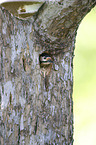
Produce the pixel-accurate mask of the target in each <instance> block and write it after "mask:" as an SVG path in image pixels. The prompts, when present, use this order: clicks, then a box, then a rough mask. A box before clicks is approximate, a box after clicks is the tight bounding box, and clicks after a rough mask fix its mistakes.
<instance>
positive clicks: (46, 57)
mask: <svg viewBox="0 0 96 145" xmlns="http://www.w3.org/2000/svg"><path fill="white" fill-rule="evenodd" d="M39 61H40V68H41V75H42V77H43V78H44V81H45V88H46V90H48V84H49V83H48V76H49V74H50V71H51V68H52V64H53V59H52V57H51V55H50V54H49V53H48V52H43V53H42V54H40V55H39Z"/></svg>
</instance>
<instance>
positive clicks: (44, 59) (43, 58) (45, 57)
mask: <svg viewBox="0 0 96 145" xmlns="http://www.w3.org/2000/svg"><path fill="white" fill-rule="evenodd" d="M39 60H40V66H41V67H42V66H47V65H50V64H52V63H53V60H52V58H51V56H50V55H49V54H48V53H42V54H41V55H40V57H39Z"/></svg>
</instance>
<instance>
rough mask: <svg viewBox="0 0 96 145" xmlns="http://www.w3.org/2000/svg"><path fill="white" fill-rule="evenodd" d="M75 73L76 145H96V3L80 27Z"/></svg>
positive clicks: (75, 57) (77, 38) (77, 39)
mask: <svg viewBox="0 0 96 145" xmlns="http://www.w3.org/2000/svg"><path fill="white" fill-rule="evenodd" d="M73 76H74V87H73V101H74V145H96V7H95V8H93V9H92V11H91V12H90V13H89V14H88V15H87V16H85V18H84V19H83V21H82V22H81V24H80V26H79V29H78V31H77V37H76V48H75V56H74V71H73Z"/></svg>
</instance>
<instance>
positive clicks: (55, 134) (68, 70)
mask: <svg viewBox="0 0 96 145" xmlns="http://www.w3.org/2000/svg"><path fill="white" fill-rule="evenodd" d="M95 5H96V1H95V0H89V1H88V0H84V1H80V0H72V1H71V0H70V1H69V0H66V1H65V0H61V1H59V2H54V3H53V2H45V3H44V4H43V6H42V7H41V8H40V9H39V11H38V13H37V14H35V15H34V16H32V17H31V18H30V19H28V20H20V19H18V18H16V17H14V16H12V15H11V14H10V13H9V12H8V11H7V10H5V9H4V8H2V7H0V36H1V40H0V90H1V91H0V100H1V104H0V105H1V119H0V126H1V127H0V136H1V137H0V138H1V139H0V141H1V145H13V144H14V145H17V144H20V145H23V144H25V145H32V144H33V145H37V144H38V145H39V144H40V145H45V144H46V145H47V144H50V145H51V144H52V145H55V144H61V145H69V144H70V145H72V144H73V101H72V90H73V55H74V47H75V38H76V33H77V28H78V26H79V24H80V22H81V20H82V19H83V17H84V16H85V15H86V14H87V13H88V12H89V11H90V10H91V8H92V7H94V6H95ZM44 51H47V52H48V53H49V54H50V55H51V56H52V59H53V65H52V69H51V72H50V74H49V76H48V78H47V79H48V82H49V83H48V86H47V87H48V88H47V89H46V86H45V78H44V77H43V76H42V75H41V68H40V62H39V55H40V54H42V53H43V52H44Z"/></svg>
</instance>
